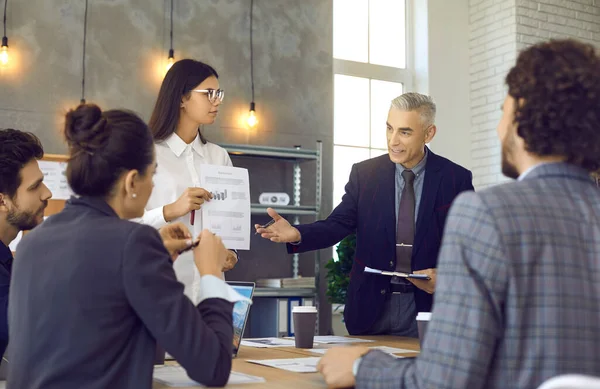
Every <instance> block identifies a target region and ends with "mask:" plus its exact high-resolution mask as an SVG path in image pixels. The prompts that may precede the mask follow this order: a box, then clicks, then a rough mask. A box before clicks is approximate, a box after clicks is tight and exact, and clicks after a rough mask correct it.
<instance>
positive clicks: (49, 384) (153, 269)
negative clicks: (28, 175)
mask: <svg viewBox="0 0 600 389" xmlns="http://www.w3.org/2000/svg"><path fill="white" fill-rule="evenodd" d="M8 309H9V330H10V342H11V359H10V363H9V371H8V387H11V388H28V389H36V388H47V389H52V388H60V389H68V388H73V389H75V388H77V389H79V388H86V389H94V388H113V389H114V388H148V389H149V388H151V387H152V370H153V363H154V356H155V350H156V342H157V341H158V343H159V344H160V345H161V346H162V347H164V349H166V351H167V352H169V353H170V354H171V355H173V357H175V358H176V359H177V361H178V362H179V363H180V364H181V365H182V366H183V367H184V368H185V369H186V370H187V372H188V375H189V376H190V377H191V378H192V379H194V380H196V381H198V382H200V383H203V384H207V385H216V386H221V385H224V384H225V383H226V382H227V380H228V378H229V373H230V371H231V355H232V344H233V325H232V311H233V304H231V303H229V302H228V301H226V300H223V299H216V298H212V299H206V300H204V301H203V302H201V303H200V304H199V305H198V306H197V307H195V306H194V305H193V304H192V302H191V301H190V300H189V299H188V298H187V297H185V296H184V294H183V285H182V284H181V283H179V282H178V281H177V279H176V278H175V273H174V271H173V267H172V263H171V259H170V257H169V253H168V252H167V250H166V249H165V247H164V245H163V243H162V240H161V238H160V236H159V234H158V232H157V231H156V230H155V229H154V228H152V227H150V226H147V225H142V224H138V223H134V222H130V221H126V220H122V219H120V218H119V217H118V216H117V215H116V214H115V212H114V211H113V210H112V208H110V207H109V206H108V205H107V204H106V203H105V202H104V201H102V200H100V199H92V198H80V199H74V198H73V199H71V200H69V202H68V203H67V205H66V207H65V209H64V210H63V211H62V212H60V213H59V214H56V215H54V216H51V217H50V218H48V220H46V221H45V222H44V223H42V224H41V225H40V226H38V227H36V228H35V229H34V230H33V231H32V232H31V233H29V234H27V235H26V236H25V237H24V238H23V240H22V241H21V242H20V244H19V250H18V252H17V254H16V258H15V262H14V265H13V279H12V282H11V290H10V302H9V306H8Z"/></svg>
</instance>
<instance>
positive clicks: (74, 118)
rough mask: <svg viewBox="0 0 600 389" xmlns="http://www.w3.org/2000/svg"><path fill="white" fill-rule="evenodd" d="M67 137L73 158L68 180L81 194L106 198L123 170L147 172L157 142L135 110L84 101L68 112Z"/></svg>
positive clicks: (71, 158) (74, 189)
mask: <svg viewBox="0 0 600 389" xmlns="http://www.w3.org/2000/svg"><path fill="white" fill-rule="evenodd" d="M65 138H66V139H67V143H68V145H69V151H70V158H69V163H68V165H67V181H68V182H69V185H70V186H71V189H73V192H75V193H76V194H78V195H80V196H92V197H104V198H105V197H106V196H108V195H109V194H110V193H111V191H112V190H113V187H114V186H115V183H116V182H117V180H118V179H119V177H120V176H121V174H122V173H123V172H124V171H127V170H132V169H136V170H138V171H139V172H140V174H142V175H144V174H146V172H147V170H148V167H150V165H151V164H152V162H153V161H154V143H153V140H152V135H151V134H150V130H149V129H148V126H146V123H144V121H143V120H142V119H140V117H139V116H137V115H136V114H135V113H133V112H130V111H124V110H118V109H113V110H110V111H104V112H103V111H102V110H101V109H100V108H99V107H98V106H97V105H94V104H83V105H80V106H79V107H77V108H76V109H74V110H71V111H69V113H67V117H66V123H65Z"/></svg>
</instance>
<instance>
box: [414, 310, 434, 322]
mask: <svg viewBox="0 0 600 389" xmlns="http://www.w3.org/2000/svg"><path fill="white" fill-rule="evenodd" d="M417 320H420V321H429V320H431V312H419V313H418V314H417Z"/></svg>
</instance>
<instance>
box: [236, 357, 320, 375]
mask: <svg viewBox="0 0 600 389" xmlns="http://www.w3.org/2000/svg"><path fill="white" fill-rule="evenodd" d="M320 359H321V358H319V357H308V358H289V359H262V360H258V359H252V360H250V359H247V360H246V362H250V363H256V364H258V365H264V366H269V367H275V368H277V369H281V370H287V371H293V372H295V373H316V372H317V364H318V363H319V360H320Z"/></svg>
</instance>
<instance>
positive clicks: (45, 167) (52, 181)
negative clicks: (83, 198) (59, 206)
mask: <svg viewBox="0 0 600 389" xmlns="http://www.w3.org/2000/svg"><path fill="white" fill-rule="evenodd" d="M38 165H39V167H40V170H41V171H42V174H44V184H45V185H46V186H47V187H48V189H49V190H50V192H52V199H53V200H68V199H69V198H70V197H71V195H72V194H73V191H72V190H71V187H69V183H68V182H67V176H66V170H67V163H66V162H57V161H38Z"/></svg>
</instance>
